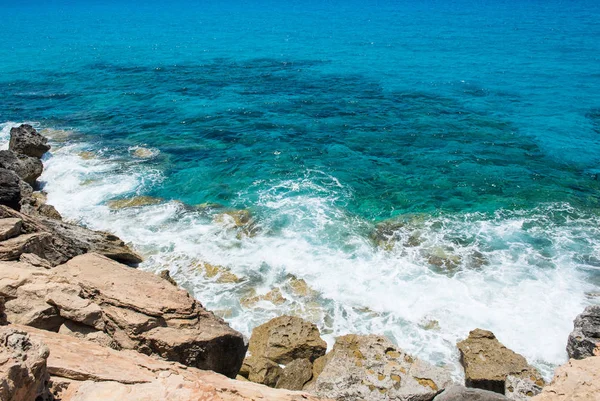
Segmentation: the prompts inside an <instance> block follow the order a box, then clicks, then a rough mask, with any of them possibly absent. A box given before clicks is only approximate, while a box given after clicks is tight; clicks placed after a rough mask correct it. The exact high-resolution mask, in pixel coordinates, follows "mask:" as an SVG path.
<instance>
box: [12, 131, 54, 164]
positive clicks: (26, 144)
mask: <svg viewBox="0 0 600 401" xmlns="http://www.w3.org/2000/svg"><path fill="white" fill-rule="evenodd" d="M8 149H9V150H12V151H13V152H15V153H19V154H22V155H26V156H31V157H36V158H38V159H39V158H41V157H42V156H43V155H44V153H46V152H47V151H49V150H50V145H48V139H46V138H45V137H44V136H42V135H40V134H39V133H38V132H37V131H36V130H35V129H34V128H33V127H32V126H31V125H29V124H22V125H21V126H19V127H14V128H12V129H11V130H10V142H9V144H8Z"/></svg>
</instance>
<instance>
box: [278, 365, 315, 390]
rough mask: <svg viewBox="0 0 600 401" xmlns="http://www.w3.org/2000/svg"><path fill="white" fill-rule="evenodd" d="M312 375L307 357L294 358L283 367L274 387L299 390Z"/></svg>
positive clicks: (311, 368)
mask: <svg viewBox="0 0 600 401" xmlns="http://www.w3.org/2000/svg"><path fill="white" fill-rule="evenodd" d="M312 376H313V364H312V363H311V362H310V361H309V360H308V359H295V360H293V361H292V362H290V363H288V364H287V365H286V366H285V369H283V372H282V373H281V376H280V377H279V380H277V384H276V385H275V388H285V389H288V390H294V391H299V390H302V388H303V387H304V385H305V384H306V383H308V382H309V381H310V379H311V378H312Z"/></svg>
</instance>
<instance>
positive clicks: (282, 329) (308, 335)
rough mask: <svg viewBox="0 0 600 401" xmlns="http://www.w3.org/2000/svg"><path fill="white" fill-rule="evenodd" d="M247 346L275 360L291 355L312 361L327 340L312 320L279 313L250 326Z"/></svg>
mask: <svg viewBox="0 0 600 401" xmlns="http://www.w3.org/2000/svg"><path fill="white" fill-rule="evenodd" d="M248 350H249V351H250V353H251V354H252V355H253V356H261V357H264V358H267V359H270V360H272V361H273V362H276V363H281V364H287V363H289V362H292V361H293V360H294V359H299V358H300V359H303V358H306V359H309V360H310V361H314V360H315V359H317V358H318V357H320V356H322V355H325V351H326V350H327V343H326V342H325V341H323V339H322V338H321V336H320V334H319V329H318V328H317V326H315V325H314V324H313V323H310V322H307V321H306V320H303V319H300V318H299V317H294V316H280V317H277V318H275V319H272V320H270V321H268V322H267V323H264V324H262V325H260V326H258V327H255V328H254V330H252V336H251V337H250V343H249V346H248Z"/></svg>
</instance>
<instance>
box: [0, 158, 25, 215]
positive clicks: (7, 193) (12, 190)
mask: <svg viewBox="0 0 600 401" xmlns="http://www.w3.org/2000/svg"><path fill="white" fill-rule="evenodd" d="M19 181H20V179H19V176H18V175H17V174H16V173H15V172H14V171H12V170H8V169H5V168H0V205H6V206H8V207H10V208H13V209H15V210H19V209H20V208H21V204H20V202H21V187H20V186H19Z"/></svg>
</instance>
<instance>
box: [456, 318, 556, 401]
mask: <svg viewBox="0 0 600 401" xmlns="http://www.w3.org/2000/svg"><path fill="white" fill-rule="evenodd" d="M457 345H458V350H459V351H460V362H461V364H462V365H463V367H464V369H465V385H466V386H467V387H474V388H480V389H483V390H489V391H493V392H496V393H499V394H504V395H506V396H507V397H508V398H509V399H512V400H527V399H529V398H530V397H532V396H534V395H536V394H538V393H539V392H540V391H541V389H542V387H543V386H544V384H545V383H544V380H543V378H542V376H541V375H540V373H539V372H538V371H537V370H536V369H535V368H534V367H532V366H530V365H529V364H528V363H527V360H526V359H525V358H524V357H523V356H522V355H519V354H517V353H516V352H514V351H512V350H510V349H508V348H506V347H505V346H504V345H503V344H502V343H500V341H498V339H496V336H495V335H494V333H492V332H491V331H487V330H481V329H475V330H473V331H471V332H470V333H469V337H468V338H467V339H465V340H463V341H461V342H459V343H458V344H457Z"/></svg>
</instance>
